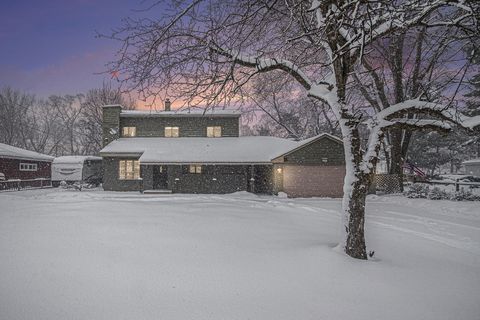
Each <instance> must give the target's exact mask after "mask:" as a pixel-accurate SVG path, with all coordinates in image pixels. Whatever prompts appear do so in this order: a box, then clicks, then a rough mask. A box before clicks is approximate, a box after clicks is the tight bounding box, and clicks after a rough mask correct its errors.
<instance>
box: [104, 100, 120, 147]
mask: <svg viewBox="0 0 480 320" xmlns="http://www.w3.org/2000/svg"><path fill="white" fill-rule="evenodd" d="M102 111H103V123H102V132H103V146H106V145H107V144H109V143H110V142H112V141H113V140H115V139H118V138H119V137H120V113H121V112H122V107H121V106H120V105H118V106H104V107H103V110H102Z"/></svg>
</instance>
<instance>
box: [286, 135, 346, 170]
mask: <svg viewBox="0 0 480 320" xmlns="http://www.w3.org/2000/svg"><path fill="white" fill-rule="evenodd" d="M322 158H327V162H323V161H322ZM284 163H286V164H287V163H288V164H302V165H310V164H315V165H327V166H331V165H344V164H345V154H344V150H343V145H342V144H341V143H339V142H337V141H335V140H333V139H332V138H329V137H323V138H321V139H319V140H317V141H314V142H312V143H310V144H308V145H306V146H304V147H303V148H301V149H299V150H297V151H294V152H292V153H290V154H288V155H286V156H285V157H284Z"/></svg>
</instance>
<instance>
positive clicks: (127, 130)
mask: <svg viewBox="0 0 480 320" xmlns="http://www.w3.org/2000/svg"><path fill="white" fill-rule="evenodd" d="M136 135H137V128H136V127H123V128H122V136H123V137H135V136H136Z"/></svg>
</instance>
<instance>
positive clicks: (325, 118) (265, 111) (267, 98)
mask: <svg viewBox="0 0 480 320" xmlns="http://www.w3.org/2000/svg"><path fill="white" fill-rule="evenodd" d="M251 87H252V89H251V91H252V92H251V93H247V92H246V93H244V94H245V95H247V96H248V99H249V100H250V101H252V103H251V104H248V105H247V106H246V109H247V110H246V111H247V112H248V111H252V110H253V111H254V112H256V111H259V110H260V111H261V113H260V117H259V118H258V119H254V120H255V121H254V127H255V128H256V130H257V131H258V130H262V131H265V129H266V128H270V130H269V133H270V135H275V136H279V137H288V138H294V139H298V140H300V139H304V138H310V137H312V136H315V135H318V134H320V133H322V132H328V133H330V134H338V133H339V132H338V130H337V129H338V122H337V121H336V119H335V118H334V115H333V114H332V113H331V112H330V108H329V107H328V106H327V105H326V104H325V103H323V102H322V101H318V100H312V99H311V98H309V97H308V96H307V95H306V94H305V91H304V90H303V88H301V87H299V86H298V84H297V83H296V82H294V81H291V79H290V77H289V76H288V75H285V74H284V73H279V72H272V73H264V74H260V75H258V76H257V77H255V78H254V79H252V85H251Z"/></svg>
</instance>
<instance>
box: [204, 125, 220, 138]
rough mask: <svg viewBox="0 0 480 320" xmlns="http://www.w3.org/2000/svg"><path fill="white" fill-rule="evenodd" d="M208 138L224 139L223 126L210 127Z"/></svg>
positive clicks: (208, 128)
mask: <svg viewBox="0 0 480 320" xmlns="http://www.w3.org/2000/svg"><path fill="white" fill-rule="evenodd" d="M207 137H208V138H221V137H222V126H208V127H207Z"/></svg>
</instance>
